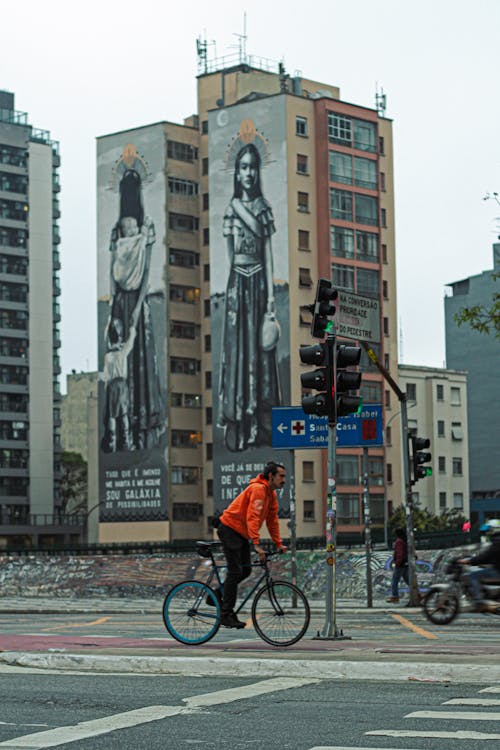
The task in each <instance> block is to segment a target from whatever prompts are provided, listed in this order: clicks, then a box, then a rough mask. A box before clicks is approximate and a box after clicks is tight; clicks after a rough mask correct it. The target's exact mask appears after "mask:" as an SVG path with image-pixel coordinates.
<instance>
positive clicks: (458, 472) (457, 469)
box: [453, 458, 463, 477]
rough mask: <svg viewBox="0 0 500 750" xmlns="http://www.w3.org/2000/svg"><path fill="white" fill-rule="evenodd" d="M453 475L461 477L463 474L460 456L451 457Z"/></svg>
mask: <svg viewBox="0 0 500 750" xmlns="http://www.w3.org/2000/svg"><path fill="white" fill-rule="evenodd" d="M453 476H454V477H461V476H463V470H462V459H461V458H454V459H453Z"/></svg>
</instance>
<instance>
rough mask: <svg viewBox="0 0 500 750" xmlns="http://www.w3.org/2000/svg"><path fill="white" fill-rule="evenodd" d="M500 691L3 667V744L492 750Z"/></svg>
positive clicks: (137, 749) (87, 749)
mask: <svg viewBox="0 0 500 750" xmlns="http://www.w3.org/2000/svg"><path fill="white" fill-rule="evenodd" d="M499 741H500V688H499V687H498V685H496V686H495V685H488V684H474V685H470V684H461V685H446V684H434V683H430V684H425V683H418V684H416V683H414V684H412V683H405V684H401V683H399V684H391V683H372V682H368V681H367V682H362V683H360V682H355V683H354V682H349V681H342V682H338V681H328V680H322V681H316V680H315V679H314V678H300V677H297V678H286V677H277V678H270V679H269V678H267V679H257V678H256V679H249V678H246V679H243V678H231V677H225V678H220V677H219V678H215V677H199V678H193V677H180V676H178V675H176V676H170V677H165V676H148V677H145V676H139V675H133V676H120V675H99V674H93V675H88V674H83V675H82V674H57V675H54V674H50V673H46V672H43V673H37V672H36V671H35V670H26V669H20V668H12V667H6V666H3V665H0V748H11V750H14V749H16V748H17V750H20V749H21V748H25V749H26V750H27V749H28V748H30V749H31V750H38V748H50V747H55V746H57V747H59V748H63V750H64V748H74V749H75V750H101V749H104V748H106V749H109V748H115V747H116V748H120V750H142V749H143V748H144V749H146V748H147V750H155V749H156V748H161V749H162V750H163V749H164V748H169V749H170V748H172V749H173V750H183V749H184V748H185V749H186V750H193V749H196V748H198V747H200V748H203V749H204V750H205V749H210V748H215V749H216V750H225V748H227V750H269V748H270V747H277V748H280V749H282V748H283V749H285V750H286V749H289V750H312V748H314V749H315V750H318V749H319V748H321V749H322V750H327V749H328V750H330V748H332V749H333V748H335V749H337V748H353V749H354V748H379V749H380V748H391V749H394V750H395V749H396V748H398V749H399V750H403V748H404V749H405V750H408V749H409V748H412V749H414V750H424V748H425V749H429V748H432V750H450V748H452V747H453V748H457V747H458V748H464V750H465V749H466V750H471V749H473V750H480V749H481V748H482V747H483V745H484V747H485V748H488V749H489V748H493V747H496V746H497V745H498V742H499Z"/></svg>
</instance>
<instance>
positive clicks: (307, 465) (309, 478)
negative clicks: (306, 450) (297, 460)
mask: <svg viewBox="0 0 500 750" xmlns="http://www.w3.org/2000/svg"><path fill="white" fill-rule="evenodd" d="M302 481H303V482H314V461H302Z"/></svg>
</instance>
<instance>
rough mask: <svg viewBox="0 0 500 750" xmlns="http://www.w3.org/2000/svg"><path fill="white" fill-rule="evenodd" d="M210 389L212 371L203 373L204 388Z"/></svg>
mask: <svg viewBox="0 0 500 750" xmlns="http://www.w3.org/2000/svg"><path fill="white" fill-rule="evenodd" d="M211 387H212V370H207V371H206V372H205V388H211Z"/></svg>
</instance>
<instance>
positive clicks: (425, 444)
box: [410, 435, 432, 485]
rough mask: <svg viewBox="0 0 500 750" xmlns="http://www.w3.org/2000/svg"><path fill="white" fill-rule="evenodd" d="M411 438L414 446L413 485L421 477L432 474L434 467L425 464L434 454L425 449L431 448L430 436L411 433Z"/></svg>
mask: <svg viewBox="0 0 500 750" xmlns="http://www.w3.org/2000/svg"><path fill="white" fill-rule="evenodd" d="M410 440H411V446H412V466H413V477H412V479H411V480H410V482H411V484H412V485H413V484H415V483H416V482H418V480H419V479H424V478H425V477H431V476H432V468H431V467H430V466H424V464H426V463H427V462H428V461H430V460H431V458H432V455H431V454H430V453H427V452H426V451H425V448H430V445H431V441H430V440H429V438H420V437H416V436H415V435H410ZM424 451H425V452H424Z"/></svg>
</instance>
